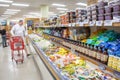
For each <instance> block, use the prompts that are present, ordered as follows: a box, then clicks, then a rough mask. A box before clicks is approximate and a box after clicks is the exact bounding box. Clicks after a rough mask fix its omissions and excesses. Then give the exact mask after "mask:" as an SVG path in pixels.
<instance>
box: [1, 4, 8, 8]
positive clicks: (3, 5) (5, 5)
mask: <svg viewBox="0 0 120 80" xmlns="http://www.w3.org/2000/svg"><path fill="white" fill-rule="evenodd" d="M9 6H10V5H8V4H0V7H9Z"/></svg>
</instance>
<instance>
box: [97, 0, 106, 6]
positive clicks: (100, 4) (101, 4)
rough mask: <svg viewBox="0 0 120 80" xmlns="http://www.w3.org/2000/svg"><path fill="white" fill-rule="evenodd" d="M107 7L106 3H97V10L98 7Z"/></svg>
mask: <svg viewBox="0 0 120 80" xmlns="http://www.w3.org/2000/svg"><path fill="white" fill-rule="evenodd" d="M107 5H108V2H104V1H101V2H98V5H97V6H98V8H100V7H104V6H107Z"/></svg>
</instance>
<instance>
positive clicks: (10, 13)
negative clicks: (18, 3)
mask: <svg viewBox="0 0 120 80" xmlns="http://www.w3.org/2000/svg"><path fill="white" fill-rule="evenodd" d="M4 14H9V15H14V14H16V13H14V12H9V13H8V12H5V13H4Z"/></svg>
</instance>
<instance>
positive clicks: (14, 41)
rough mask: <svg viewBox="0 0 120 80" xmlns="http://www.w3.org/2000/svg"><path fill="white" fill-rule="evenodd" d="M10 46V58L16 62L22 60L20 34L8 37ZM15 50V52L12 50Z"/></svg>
mask: <svg viewBox="0 0 120 80" xmlns="http://www.w3.org/2000/svg"><path fill="white" fill-rule="evenodd" d="M10 48H11V56H12V60H13V59H14V60H15V61H16V63H18V62H21V63H23V61H24V53H23V50H24V41H23V38H22V37H20V36H14V37H11V38H10ZM15 51H17V54H15V53H14V52H15Z"/></svg>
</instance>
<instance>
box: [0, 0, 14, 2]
mask: <svg viewBox="0 0 120 80" xmlns="http://www.w3.org/2000/svg"><path fill="white" fill-rule="evenodd" d="M0 2H4V3H12V2H13V1H10V0H0Z"/></svg>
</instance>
